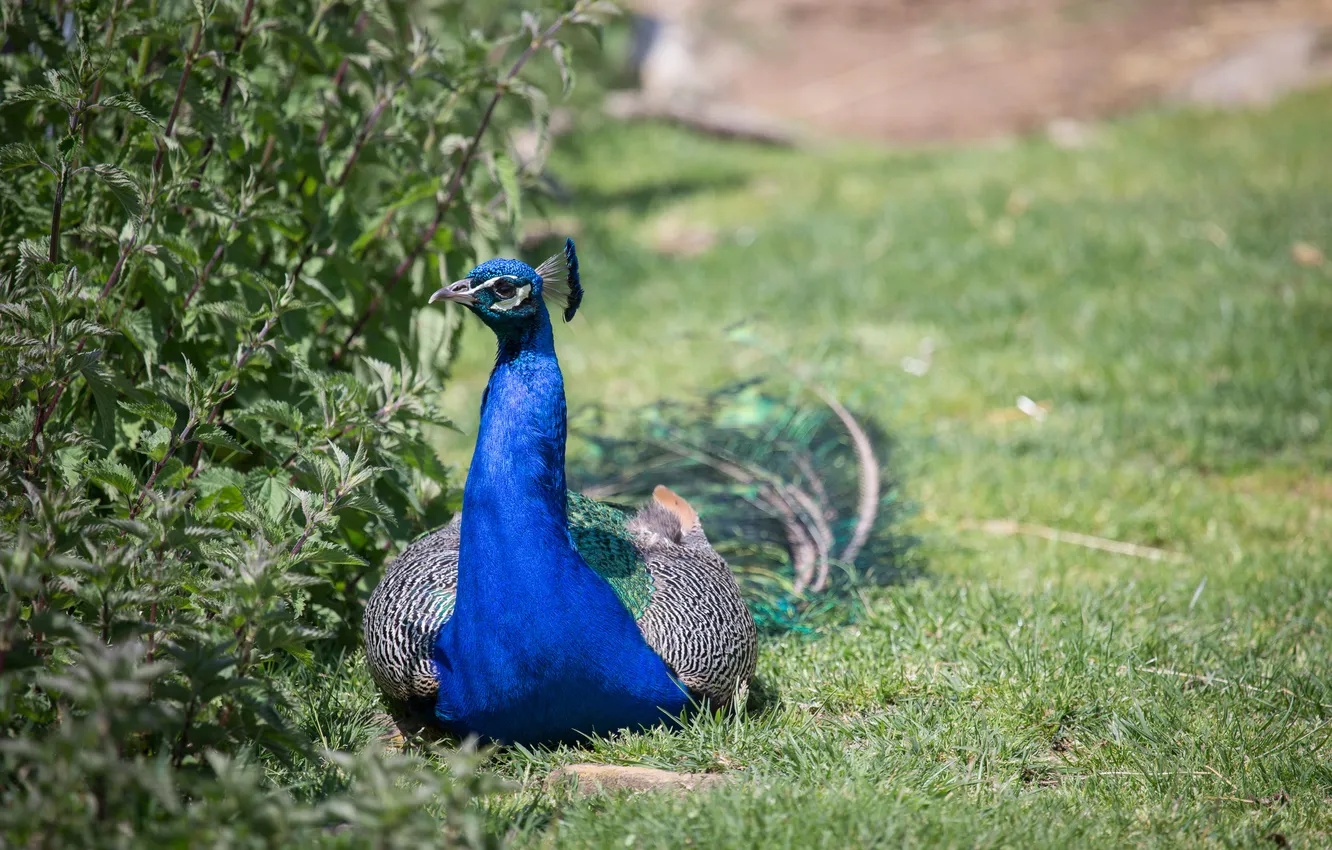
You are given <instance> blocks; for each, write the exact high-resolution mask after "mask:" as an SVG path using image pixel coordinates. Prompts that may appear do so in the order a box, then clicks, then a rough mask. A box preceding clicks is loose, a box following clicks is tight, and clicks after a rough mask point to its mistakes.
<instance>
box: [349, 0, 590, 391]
mask: <svg viewBox="0 0 1332 850" xmlns="http://www.w3.org/2000/svg"><path fill="white" fill-rule="evenodd" d="M581 6H582V4H581V3H580V4H578V5H575V6H574V7H573V8H572V9H570V10H569V11H568V12H565V13H564V14H563V15H560V16H559V17H558V18H556V19H555V21H554V23H552V24H551V25H550V26H549V27H547V28H546V31H545V32H543V33H541V34H540V35H538V36H536V37H535V38H533V39H532V43H531V44H529V45H528V46H527V49H526V50H524V51H523V53H522V55H521V56H519V57H518V60H517V61H516V62H514V63H513V66H512V67H511V68H509V71H508V73H506V74H505V75H504V76H503V77H501V78H500V80H499V81H498V82H497V83H496V84H495V94H494V95H493V96H492V97H491V98H490V103H489V104H487V105H486V111H485V112H484V113H483V114H482V116H481V123H480V124H479V125H477V128H476V132H475V133H473V134H472V138H471V140H470V141H469V142H468V143H467V148H466V149H465V150H464V151H463V156H462V161H460V162H459V163H458V167H457V169H455V170H454V172H453V177H452V179H451V180H450V181H449V186H448V189H447V190H446V191H445V193H444V194H443V195H442V196H440V198H439V200H438V201H437V202H436V204H435V216H434V218H433V219H432V220H431V222H430V224H429V225H428V226H427V227H426V229H425V230H424V231H423V232H422V234H421V238H420V239H418V240H417V241H416V244H415V245H414V246H413V247H412V249H411V250H410V251H409V252H408V253H407V256H406V257H404V258H403V259H402V262H400V263H398V266H397V268H396V269H394V270H393V277H391V278H390V279H389V282H388V283H387V284H385V285H384V288H383V290H382V291H381V292H377V293H375V295H374V297H372V298H371V299H370V304H369V306H367V307H366V308H365V310H364V311H363V312H362V313H361V315H360V317H359V318H357V320H356V324H354V325H353V326H352V329H351V331H350V332H349V333H348V334H347V338H346V339H344V340H343V341H342V345H341V346H340V347H339V348H338V349H337V351H335V352H334V353H333V356H332V358H330V360H329V365H337V363H338V361H340V360H341V359H342V356H343V355H344V354H346V353H347V350H348V349H349V348H350V347H351V344H352V343H353V342H354V341H355V340H356V337H358V336H360V335H361V331H362V330H364V329H365V325H366V323H367V322H369V321H370V318H371V317H372V316H374V314H375V312H376V311H378V310H379V305H380V304H381V303H382V302H383V299H384V296H385V295H387V294H389V293H390V292H392V291H393V287H395V286H397V284H398V281H399V280H401V279H402V277H403V275H405V274H406V273H407V270H408V269H410V268H411V267H412V264H413V263H415V262H416V258H417V257H418V256H420V255H421V252H422V251H424V250H425V248H426V246H427V245H429V244H430V242H431V241H432V240H433V239H434V238H435V233H436V232H437V231H438V230H439V225H440V223H441V222H442V221H443V220H444V214H445V213H446V212H448V210H449V207H450V206H452V205H453V202H454V200H455V199H456V198H457V196H458V191H459V189H461V188H462V181H463V178H464V177H465V176H466V174H467V168H468V166H469V165H471V163H472V159H473V158H474V157H475V156H476V152H477V149H478V148H479V147H480V146H481V139H482V137H483V136H485V133H486V129H487V128H488V127H489V126H490V118H491V116H492V115H494V114H495V107H496V106H497V105H499V102H500V98H502V97H504V93H505V92H507V91H508V90H509V84H510V83H511V82H512V81H513V79H514V78H515V77H516V76H518V72H519V71H521V70H522V69H523V66H524V65H526V64H527V61H528V60H529V59H531V58H532V57H533V56H534V55H535V54H536V52H537V51H538V50H540V49H541V48H542V47H544V46H545V45H546V43H547V42H548V41H549V40H550V38H551V37H552V36H553V35H555V33H556V32H557V31H559V29H560V27H562V26H564V25H565V24H566V23H568V21H569V20H570V18H572V17H573V16H574V15H576V14H578V13H579V12H580V11H581Z"/></svg>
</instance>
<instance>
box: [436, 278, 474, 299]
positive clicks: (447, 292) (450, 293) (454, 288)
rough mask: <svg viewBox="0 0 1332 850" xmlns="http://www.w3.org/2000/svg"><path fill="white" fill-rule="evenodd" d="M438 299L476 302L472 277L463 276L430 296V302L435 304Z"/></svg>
mask: <svg viewBox="0 0 1332 850" xmlns="http://www.w3.org/2000/svg"><path fill="white" fill-rule="evenodd" d="M436 301H456V302H457V303H459V304H475V303H476V298H475V296H473V295H472V279H471V278H463V279H462V280H456V281H454V282H453V283H450V284H449V285H448V286H446V287H444V288H443V289H439V290H436V291H435V294H434V295H432V296H430V303H431V304H434V303H435V302H436Z"/></svg>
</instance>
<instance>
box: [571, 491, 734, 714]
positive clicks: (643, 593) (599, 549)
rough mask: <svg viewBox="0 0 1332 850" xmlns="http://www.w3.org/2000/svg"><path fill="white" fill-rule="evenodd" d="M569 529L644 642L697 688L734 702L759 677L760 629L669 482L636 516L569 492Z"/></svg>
mask: <svg viewBox="0 0 1332 850" xmlns="http://www.w3.org/2000/svg"><path fill="white" fill-rule="evenodd" d="M569 532H570V535H571V536H572V537H573V540H574V545H575V547H576V548H577V549H578V553H579V554H580V555H582V557H583V560H584V561H586V562H587V564H588V565H589V566H590V567H592V569H594V570H595V571H596V572H597V573H598V574H600V575H601V576H602V577H603V578H605V579H606V580H607V581H608V582H609V583H610V585H611V587H612V588H614V590H615V592H616V594H617V595H618V596H619V597H620V600H621V601H622V602H623V603H624V605H625V607H626V608H628V609H629V611H630V613H632V614H633V617H634V619H635V621H637V623H638V627H639V629H640V630H641V631H642V633H643V637H644V639H645V640H646V641H647V643H648V646H650V647H652V649H653V651H654V652H656V653H657V654H658V655H659V656H661V658H662V660H663V661H665V662H666V663H667V665H669V666H670V667H671V669H672V670H673V671H674V672H675V675H676V676H677V677H679V679H680V681H681V682H683V683H684V684H685V685H686V686H687V687H688V688H689V689H690V690H691V691H693V693H694V694H695V695H697V696H699V697H701V698H704V699H707V700H709V701H711V702H712V703H714V704H718V705H721V704H725V703H727V702H728V701H729V700H730V699H731V698H732V697H733V696H734V695H735V693H736V691H737V689H738V688H742V687H743V686H745V685H746V684H747V683H748V682H749V679H750V678H751V677H752V676H753V674H754V666H755V661H756V659H757V630H756V629H755V626H754V619H753V617H752V616H751V615H750V613H749V609H748V608H747V607H746V606H745V603H744V600H743V599H742V598H741V596H740V588H739V586H738V585H737V584H736V582H735V577H734V576H733V575H732V574H731V570H730V568H729V567H728V566H727V564H726V561H725V560H724V559H723V558H722V557H721V556H720V555H718V554H717V552H716V551H715V550H714V549H713V548H712V546H711V544H709V543H708V539H707V536H706V535H705V534H704V532H703V526H702V525H701V524H700V523H699V520H698V514H697V513H696V512H695V511H694V509H693V508H692V507H690V505H689V503H688V502H686V501H685V500H684V499H682V498H680V497H679V496H677V495H676V494H675V493H673V492H671V491H670V490H668V489H667V488H665V487H658V488H657V489H656V490H655V491H654V492H653V498H652V501H650V502H648V504H647V505H646V506H645V507H643V508H642V509H641V510H639V511H637V512H636V513H632V514H631V513H630V511H629V510H628V509H625V508H621V507H618V506H615V505H609V504H606V503H603V502H597V501H594V500H592V499H589V498H587V497H586V496H581V495H576V494H570V497H569Z"/></svg>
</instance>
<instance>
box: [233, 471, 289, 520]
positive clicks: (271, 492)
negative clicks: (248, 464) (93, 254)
mask: <svg viewBox="0 0 1332 850" xmlns="http://www.w3.org/2000/svg"><path fill="white" fill-rule="evenodd" d="M283 478H285V476H284V477H283ZM283 478H279V477H275V476H271V475H269V474H268V473H267V472H266V471H263V470H261V471H259V472H256V473H254V474H252V475H251V476H250V478H249V479H247V480H246V482H245V489H244V491H243V492H244V494H245V501H246V504H248V505H250V506H251V507H253V508H254V509H256V510H258V511H261V512H262V513H263V514H264V515H265V516H267V517H268V518H269V519H270V520H272V521H274V522H279V521H281V520H283V519H285V518H286V511H287V504H288V501H289V500H290V498H291V497H290V495H289V494H288V492H287V482H286V481H285V480H283Z"/></svg>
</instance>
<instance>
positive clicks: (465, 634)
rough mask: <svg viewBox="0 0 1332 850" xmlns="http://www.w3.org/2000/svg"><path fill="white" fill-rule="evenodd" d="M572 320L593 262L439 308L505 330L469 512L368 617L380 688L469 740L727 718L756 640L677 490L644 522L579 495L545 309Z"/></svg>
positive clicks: (495, 264) (548, 268) (393, 578)
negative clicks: (466, 312)
mask: <svg viewBox="0 0 1332 850" xmlns="http://www.w3.org/2000/svg"><path fill="white" fill-rule="evenodd" d="M543 296H544V297H545V298H552V299H554V300H557V301H559V302H562V306H563V307H564V316H565V319H566V320H568V319H571V318H572V317H573V314H574V312H575V311H576V310H577V308H578V305H579V303H580V301H581V298H582V289H581V286H580V282H579V278H578V264H577V257H576V254H575V253H574V247H573V243H572V242H571V241H570V242H567V243H566V248H565V251H564V253H563V254H562V255H557V256H556V257H552V258H551V259H550V260H548V261H547V262H546V263H545V264H543V265H542V266H540V267H539V268H537V269H535V270H534V269H532V268H530V267H528V266H526V265H525V264H523V263H520V262H518V261H516V260H492V261H490V262H488V263H484V264H482V265H481V266H478V267H477V268H476V269H475V270H473V272H472V273H471V274H470V275H469V276H468V278H466V279H464V280H462V281H458V282H457V283H455V284H452V285H450V286H449V287H445V288H444V289H441V290H440V291H439V292H437V293H436V294H435V296H433V297H432V299H431V300H432V301H435V300H440V299H447V300H453V301H457V302H460V303H463V304H466V305H467V306H468V307H469V308H470V309H471V310H472V312H474V313H475V314H476V315H477V316H478V317H480V318H481V319H482V321H483V322H485V323H486V324H487V325H488V326H489V327H490V328H491V329H492V330H493V331H494V332H495V334H496V337H497V340H498V355H497V358H496V365H495V368H494V371H493V372H492V373H491V379H490V382H489V384H488V386H487V388H486V392H485V395H484V396H483V398H482V414H481V425H480V428H479V431H478V439H477V448H476V452H475V454H474V457H473V461H472V465H471V469H470V471H469V474H468V477H467V482H466V485H465V486H464V491H463V508H462V511H461V512H459V514H458V515H457V516H455V518H454V520H453V522H451V523H450V524H449V525H448V526H446V527H444V528H442V529H440V530H438V531H435V532H433V533H431V534H428V535H426V536H425V537H422V538H420V539H418V540H417V541H416V542H414V543H413V544H412V545H411V546H409V547H408V548H407V549H406V550H405V551H404V552H403V553H402V554H401V555H400V556H399V557H398V558H397V559H396V560H395V561H394V562H393V563H392V564H391V565H390V566H389V568H388V570H387V572H386V573H385V576H384V578H383V579H382V580H381V582H380V583H379V585H378V586H377V587H376V588H375V590H374V592H373V593H372V595H371V597H370V600H369V602H368V604H367V606H366V610H365V618H364V627H365V628H364V630H365V642H366V656H367V659H368V661H369V664H370V670H371V673H372V675H373V676H374V679H375V681H376V683H377V684H378V685H379V687H380V688H381V689H382V690H383V691H384V693H385V694H386V695H387V696H388V697H389V698H390V699H392V700H394V701H395V702H398V703H400V704H407V705H411V704H418V705H419V704H422V703H425V704H428V705H430V706H431V708H432V712H433V716H434V718H435V720H436V721H437V722H438V724H439V725H440V726H442V727H443V728H444V729H446V730H448V731H451V732H454V733H456V734H459V735H462V734H469V733H476V734H479V735H481V736H482V737H485V738H489V739H493V740H499V741H513V742H542V741H556V740H570V739H574V738H577V737H578V736H580V735H585V734H590V733H597V732H608V731H612V730H615V729H620V728H625V727H642V726H648V725H652V724H654V723H657V722H661V721H662V720H665V719H667V718H671V717H677V716H679V715H680V714H681V713H682V712H683V711H685V710H686V709H687V708H688V707H689V706H690V705H691V704H693V703H694V702H695V701H698V700H706V701H709V702H711V703H713V704H724V703H726V702H727V701H728V700H730V699H731V698H732V697H733V696H734V695H735V694H736V693H737V692H738V691H739V690H740V689H742V688H743V687H744V686H745V685H746V684H747V683H748V681H749V679H750V677H751V676H752V675H753V672H754V665H755V657H756V629H755V625H754V621H753V618H752V616H751V615H750V613H749V611H748V610H747V609H746V606H745V604H744V601H743V600H742V598H741V595H740V590H739V587H738V586H737V584H736V581H735V579H734V577H733V576H732V574H731V571H730V569H729V568H728V566H727V564H726V562H725V561H724V560H723V559H722V558H721V556H719V555H718V554H717V553H716V552H715V551H714V550H713V548H712V546H711V545H710V544H709V542H708V540H707V537H706V535H705V534H704V531H703V528H702V525H701V524H700V523H699V521H698V516H697V514H696V513H695V512H694V510H693V509H692V508H691V507H690V506H689V504H688V503H687V502H685V501H684V500H683V499H681V498H680V497H678V496H676V495H675V494H674V493H672V492H671V491H669V490H667V489H666V488H665V487H658V488H657V489H656V491H655V492H654V497H653V499H652V501H650V502H649V503H648V504H647V505H646V506H645V507H644V508H642V509H641V510H638V511H633V510H632V509H626V508H623V507H621V506H618V505H613V504H608V503H604V502H598V501H595V500H593V499H590V498H587V497H585V496H581V495H578V494H575V493H570V492H569V491H568V488H567V485H566V482H565V469H564V450H565V440H566V436H567V417H566V410H565V400H564V386H563V377H562V375H561V373H560V369H559V364H558V360H557V358H556V356H555V350H554V340H553V334H552V330H551V322H550V318H549V314H548V312H547V309H546V306H545V304H544V302H543V300H542V297H543Z"/></svg>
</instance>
